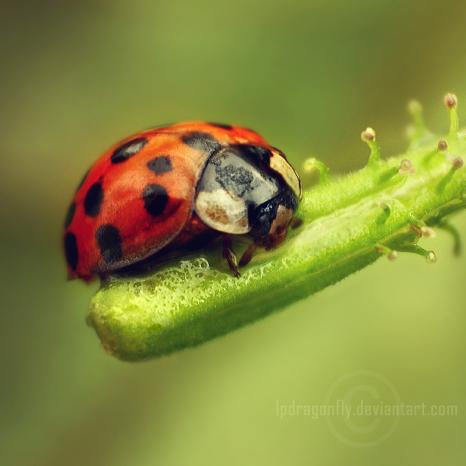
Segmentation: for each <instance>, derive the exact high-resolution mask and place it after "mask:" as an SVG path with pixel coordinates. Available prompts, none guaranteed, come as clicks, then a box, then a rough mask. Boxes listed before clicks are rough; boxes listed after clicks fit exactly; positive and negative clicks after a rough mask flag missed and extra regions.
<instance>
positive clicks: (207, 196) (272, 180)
mask: <svg viewBox="0 0 466 466" xmlns="http://www.w3.org/2000/svg"><path fill="white" fill-rule="evenodd" d="M300 196H301V182H300V180H299V177H298V175H297V173H296V172H295V170H294V169H293V167H292V166H291V165H290V164H289V163H288V161H287V160H286V158H285V156H284V154H283V153H282V152H280V151H279V150H278V149H275V148H271V147H262V146H253V145H246V144H244V145H240V144H237V145H233V146H228V147H225V148H223V149H221V150H220V151H218V152H216V153H215V154H213V155H212V156H211V157H210V159H209V161H208V162H207V165H206V167H205V170H204V173H203V175H202V177H201V179H200V181H199V183H198V186H197V195H196V200H195V211H196V213H197V215H198V216H199V217H200V218H201V220H202V221H203V222H204V223H205V224H207V225H208V226H210V227H211V228H213V229H214V230H217V231H221V232H224V233H230V234H246V233H250V234H251V235H252V236H253V237H254V238H255V239H256V240H260V239H265V238H268V239H269V240H272V238H276V239H277V240H278V238H281V237H282V236H283V237H284V235H286V230H287V227H288V225H289V223H290V221H291V219H292V217H293V215H294V213H295V212H296V209H297V207H298V203H299V199H300Z"/></svg>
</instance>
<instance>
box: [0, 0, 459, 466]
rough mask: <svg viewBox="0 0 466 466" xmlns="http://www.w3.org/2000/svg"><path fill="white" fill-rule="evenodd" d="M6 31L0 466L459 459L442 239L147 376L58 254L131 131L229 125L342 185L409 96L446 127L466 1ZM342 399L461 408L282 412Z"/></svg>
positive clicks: (132, 14)
mask: <svg viewBox="0 0 466 466" xmlns="http://www.w3.org/2000/svg"><path fill="white" fill-rule="evenodd" d="M0 19H1V28H0V54H1V55H0V56H1V73H0V102H1V104H0V105H1V111H0V123H1V124H0V131H1V137H0V149H1V173H2V182H1V183H0V194H1V199H2V202H1V214H2V217H1V218H2V219H3V221H2V227H1V230H0V235H1V242H0V254H1V274H2V275H1V287H2V289H1V293H0V296H1V300H2V305H1V317H0V318H1V329H0V332H1V334H0V345H1V353H0V354H1V358H2V359H1V363H2V364H1V372H0V374H1V386H0V396H1V415H0V430H1V432H0V434H1V435H0V463H1V464H2V465H14V466H17V465H19V466H32V465H44V466H45V465H47V466H54V465H67V466H72V465H83V464H85V465H87V466H91V465H100V466H102V465H104V466H105V465H115V466H119V465H122V466H123V465H134V466H145V465H159V464H160V465H164V466H171V465H186V464H189V465H210V464H212V465H218V464H222V465H249V464H251V465H282V464H293V465H310V464H317V465H327V464H329V465H330V464H332V465H333V464H347V465H366V464H367V465H373V464H378V465H393V464H397V465H398V466H401V465H413V464H423V465H437V464H449V465H459V464H464V458H465V456H466V446H465V443H464V436H465V434H466V415H465V405H466V371H465V369H466V358H465V349H466V345H465V343H464V329H465V324H466V318H465V314H464V311H465V297H466V291H465V286H464V285H465V264H466V260H465V257H464V255H463V257H461V258H459V259H458V258H454V257H453V256H452V254H451V240H450V238H449V237H447V236H446V235H445V234H442V233H439V235H438V237H437V238H436V239H433V240H429V241H431V243H430V244H429V247H430V248H432V249H434V250H435V251H436V252H437V255H438V257H439V260H438V262H437V263H436V264H435V265H433V266H432V265H431V266H429V265H427V264H426V263H425V261H424V260H422V259H421V258H419V257H410V256H406V255H403V256H401V257H400V258H399V260H398V261H396V262H395V263H388V262H387V261H385V260H381V261H379V262H378V263H377V264H376V265H374V266H372V267H370V268H369V269H366V270H364V271H362V272H361V273H359V274H357V275H355V276H353V277H350V278H349V279H347V280H346V281H344V282H342V283H340V284H338V285H337V286H335V287H332V288H331V289H327V290H325V291H324V292H322V293H320V294H318V295H316V296H314V297H311V298H309V299H307V300H305V301H303V302H299V303H296V304H295V305H293V306H291V307H290V309H288V310H287V311H286V312H282V313H279V314H276V315H275V316H272V317H270V318H268V319H266V320H264V321H262V322H259V323H257V324H255V325H252V326H250V327H248V328H244V329H242V330H240V331H237V332H236V333H233V334H231V335H228V336H226V337H223V338H220V339H217V340H215V341H213V342H211V343H208V344H205V345H203V346H201V347H199V348H196V349H193V350H189V351H185V352H182V353H179V354H174V355H172V356H170V357H166V358H163V359H160V360H154V361H149V362H145V363H139V364H128V363H122V362H119V361H117V360H115V359H112V358H111V357H110V356H108V355H106V354H105V353H104V352H103V351H102V350H101V348H100V347H99V343H98V340H97V338H96V336H95V335H94V333H93V332H92V331H91V330H90V329H89V328H88V327H86V325H85V322H84V318H85V314H86V310H87V304H88V301H89V299H90V297H91V296H92V293H93V292H94V291H95V289H96V287H97V285H96V284H94V285H91V286H85V285H84V284H81V283H77V282H67V281H65V268H64V264H63V260H62V257H61V251H60V241H61V230H62V221H63V217H64V212H65V209H66V206H67V205H68V203H69V200H70V197H71V195H72V193H73V191H74V188H75V186H76V185H77V183H78V181H79V179H80V178H81V176H82V174H83V172H84V171H85V170H86V168H87V167H88V166H89V165H90V164H91V163H92V161H93V160H94V159H95V158H96V156H97V155H98V154H99V153H100V152H101V151H102V150H104V149H105V148H106V147H107V146H109V145H110V144H112V143H113V142H115V141H116V140H118V139H119V138H121V137H123V136H125V135H127V134H129V133H131V132H133V131H136V130H138V129H142V128H147V127H150V126H153V125H156V124H159V123H165V122H169V121H177V120H186V119H206V120H212V121H223V122H235V123H239V124H244V125H245V126H250V127H253V128H255V129H256V130H258V131H260V132H261V133H263V134H264V135H265V136H266V137H267V138H268V139H269V140H270V141H271V142H272V143H273V144H274V145H277V146H279V147H280V148H282V149H283V150H284V151H285V152H287V153H288V155H289V157H290V158H291V159H292V160H293V161H294V162H295V164H296V165H298V166H299V164H300V163H301V162H302V161H303V160H304V158H305V157H306V156H309V155H311V154H312V155H315V154H318V155H319V157H320V158H322V159H323V160H324V161H325V162H326V163H328V164H329V165H330V166H331V168H332V170H333V171H337V172H341V171H345V170H349V169H355V168H357V167H359V166H361V164H362V163H363V162H364V160H365V159H366V158H367V149H366V148H365V147H364V146H363V145H362V143H361V142H360V139H359V134H360V131H361V130H362V129H363V128H365V126H367V125H369V124H370V125H371V126H373V127H375V128H376V129H377V131H378V137H379V140H380V142H381V144H382V147H383V151H384V153H385V154H387V153H388V154H390V153H394V152H396V151H399V150H402V148H403V147H404V145H405V141H404V137H403V134H404V133H403V131H404V125H405V122H406V115H405V105H406V102H407V100H408V99H409V98H411V97H417V98H419V99H420V100H421V101H422V102H423V103H424V106H425V108H426V114H427V120H428V122H429V124H430V125H431V126H432V127H433V128H434V129H435V130H436V131H445V130H446V127H447V118H446V115H445V111H444V109H443V107H442V104H441V98H442V96H443V94H444V93H445V92H446V91H450V90H451V91H455V92H456V93H457V94H458V96H459V98H460V105H464V104H462V103H461V102H464V101H465V100H466V46H465V43H466V42H465V39H464V31H465V27H466V3H465V2H462V1H459V0H458V1H450V0H443V1H437V0H435V1H430V2H425V1H422V0H411V1H394V0H392V1H388V0H379V1H378V2H372V1H363V0H354V1H352V2H348V1H343V0H341V1H322V0H320V1H319V0H317V1H304V0H301V1H300V0H288V1H285V0H268V1H259V0H236V1H231V2H222V1H213V0H203V1H149V0H134V1H132V2H129V1H121V0H120V1H108V0H97V1H81V2H59V1H52V0H45V1H41V2H39V1H29V2H21V1H20V2H17V1H6V2H5V1H1V2H0ZM464 107H466V105H464ZM464 113H466V111H465V112H463V114H464ZM463 121H466V120H464V119H463ZM455 222H456V224H457V226H458V227H459V228H461V229H462V232H464V231H465V227H466V216H465V215H464V214H463V215H462V216H459V217H457V218H456V220H455ZM361 371H365V372H361ZM348 380H350V383H349V386H345V384H347V382H348ZM335 381H337V382H335ZM335 383H336V385H335ZM335 387H336V388H335ZM337 395H338V396H337ZM340 395H341V396H340ZM335 397H336V398H335ZM339 397H341V398H344V399H347V400H349V401H350V402H354V400H359V399H366V401H371V400H372V401H373V402H375V401H377V402H390V400H392V399H394V398H395V399H398V400H401V401H402V402H404V403H406V404H420V403H424V404H426V405H428V406H431V405H446V404H448V405H453V406H456V414H454V415H449V416H426V415H419V414H417V415H414V416H390V417H383V418H380V417H377V416H375V415H372V416H365V417H360V418H356V417H352V418H351V419H347V420H345V419H342V418H338V417H335V416H334V417H329V416H314V417H312V416H306V415H303V413H299V412H298V413H295V414H293V412H294V411H293V409H294V408H293V406H296V405H297V404H305V405H309V406H310V405H312V406H320V407H322V406H324V405H325V403H327V402H328V400H330V401H332V399H333V401H335V399H340V398H339ZM284 405H285V406H289V408H286V409H287V415H286V416H282V415H281V413H283V410H282V406H284Z"/></svg>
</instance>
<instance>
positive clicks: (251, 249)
mask: <svg viewBox="0 0 466 466" xmlns="http://www.w3.org/2000/svg"><path fill="white" fill-rule="evenodd" d="M258 247H259V245H258V244H257V243H251V244H250V245H249V246H248V248H247V249H246V251H244V252H243V255H242V256H241V259H240V260H239V266H240V267H244V266H245V265H248V264H249V262H251V259H252V256H254V253H255V252H256V250H257V248H258Z"/></svg>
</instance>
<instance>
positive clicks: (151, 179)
mask: <svg viewBox="0 0 466 466" xmlns="http://www.w3.org/2000/svg"><path fill="white" fill-rule="evenodd" d="M300 198H301V182H300V179H299V176H298V175H297V173H296V171H295V170H294V169H293V167H292V166H291V165H290V164H289V162H288V161H287V159H286V157H285V154H283V152H281V151H280V150H279V149H277V148H275V147H272V146H270V145H269V144H268V143H267V141H266V140H265V139H264V138H263V137H262V136H260V135H259V134H258V133H256V132H255V131H252V130H250V129H247V128H242V127H240V126H230V125H225V124H218V123H205V122H185V123H177V124H172V125H167V126H164V127H157V128H154V129H149V130H146V131H142V132H139V133H137V134H134V135H132V136H130V137H128V138H126V139H124V140H122V141H120V142H119V143H118V144H116V145H114V146H113V147H111V148H110V149H109V150H107V151H106V152H105V153H104V154H103V155H102V156H101V157H100V158H99V159H97V161H96V162H95V163H94V165H93V166H92V167H91V168H90V170H89V171H88V172H87V173H86V174H85V176H84V178H83V179H82V181H81V183H80V184H79V186H78V189H77V191H76V193H75V195H74V197H73V200H72V202H71V204H70V206H69V208H68V211H67V214H66V219H65V233H64V251H65V257H66V262H67V265H68V274H69V277H70V278H81V279H83V280H86V281H89V280H91V279H93V278H94V277H95V276H100V277H106V276H108V275H110V274H112V273H118V272H120V271H122V270H126V269H128V267H132V266H134V265H137V264H139V263H143V262H144V261H146V260H148V258H149V259H150V258H155V262H157V257H159V255H160V253H161V252H162V251H166V250H168V249H170V248H171V249H175V250H176V249H179V248H181V247H183V246H186V245H188V244H190V243H191V242H192V241H194V240H196V239H199V238H203V237H204V236H203V235H204V234H206V233H211V234H214V235H221V236H222V238H223V256H224V257H225V259H226V260H227V262H228V265H229V268H230V270H231V271H232V273H233V274H234V275H235V276H239V271H238V267H239V266H243V265H246V264H247V263H248V262H249V261H250V260H251V258H252V257H253V254H254V251H255V249H256V248H257V247H263V248H265V249H271V248H274V247H276V246H278V245H279V244H280V243H281V242H282V241H283V240H284V239H285V237H286V234H287V230H288V227H289V226H290V224H292V222H293V221H294V214H295V212H296V209H297V207H298V203H299V200H300ZM232 235H248V236H249V237H250V238H252V240H253V241H252V244H251V245H250V246H249V247H248V248H247V249H246V251H245V252H244V254H243V255H242V257H241V259H240V260H239V262H238V261H237V260H236V257H235V254H234V252H233V250H232V240H231V238H232Z"/></svg>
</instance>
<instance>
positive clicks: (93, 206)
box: [84, 181, 104, 217]
mask: <svg viewBox="0 0 466 466" xmlns="http://www.w3.org/2000/svg"><path fill="white" fill-rule="evenodd" d="M103 199H104V191H103V189H102V183H101V182H100V181H97V182H96V183H94V184H93V185H92V186H91V187H90V188H89V189H88V191H87V193H86V197H85V198H84V212H86V215H88V216H89V217H96V216H97V215H98V214H99V212H100V206H101V205H102V201H103Z"/></svg>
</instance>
